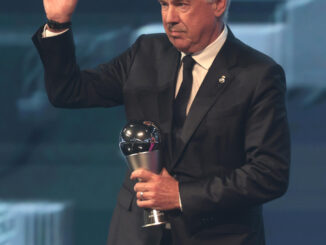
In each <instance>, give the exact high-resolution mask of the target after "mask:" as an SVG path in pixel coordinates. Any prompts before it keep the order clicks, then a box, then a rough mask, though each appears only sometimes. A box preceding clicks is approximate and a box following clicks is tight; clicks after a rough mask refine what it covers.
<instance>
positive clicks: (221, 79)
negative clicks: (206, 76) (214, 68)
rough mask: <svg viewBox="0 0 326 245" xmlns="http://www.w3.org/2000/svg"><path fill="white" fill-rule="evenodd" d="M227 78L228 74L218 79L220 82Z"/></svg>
mask: <svg viewBox="0 0 326 245" xmlns="http://www.w3.org/2000/svg"><path fill="white" fill-rule="evenodd" d="M225 79H226V76H224V75H223V76H221V77H220V78H219V79H218V82H219V83H225Z"/></svg>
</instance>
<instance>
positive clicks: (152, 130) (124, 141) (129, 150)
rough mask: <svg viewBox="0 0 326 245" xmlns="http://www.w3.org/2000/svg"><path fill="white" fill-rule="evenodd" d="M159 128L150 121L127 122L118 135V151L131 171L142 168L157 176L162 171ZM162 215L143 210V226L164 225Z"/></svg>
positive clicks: (156, 211) (154, 211)
mask: <svg viewBox="0 0 326 245" xmlns="http://www.w3.org/2000/svg"><path fill="white" fill-rule="evenodd" d="M160 138H161V137H160V131H159V128H158V127H157V126H156V125H155V124H154V123H153V122H150V121H135V122H129V123H128V124H127V125H126V126H125V127H124V128H123V129H122V131H121V133H120V143H119V146H120V149H121V151H122V153H123V154H124V155H125V157H126V160H127V164H128V167H129V168H130V169H131V170H136V169H138V168H144V169H147V170H149V171H152V172H154V173H156V174H159V173H160V172H161V170H162V164H161V163H160V151H159V146H160V143H161V140H160ZM165 223H166V220H165V217H164V213H163V212H162V211H160V210H155V209H144V225H143V227H149V226H154V225H162V224H165Z"/></svg>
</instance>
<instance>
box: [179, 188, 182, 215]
mask: <svg viewBox="0 0 326 245" xmlns="http://www.w3.org/2000/svg"><path fill="white" fill-rule="evenodd" d="M179 206H180V211H181V212H182V202H181V197H180V192H179Z"/></svg>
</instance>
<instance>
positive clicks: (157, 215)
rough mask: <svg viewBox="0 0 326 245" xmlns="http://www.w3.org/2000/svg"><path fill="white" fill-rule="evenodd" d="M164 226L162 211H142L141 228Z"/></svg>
mask: <svg viewBox="0 0 326 245" xmlns="http://www.w3.org/2000/svg"><path fill="white" fill-rule="evenodd" d="M163 224H166V220H165V217H164V213H163V211H160V210H156V209H144V225H143V226H142V227H150V226H156V225H163Z"/></svg>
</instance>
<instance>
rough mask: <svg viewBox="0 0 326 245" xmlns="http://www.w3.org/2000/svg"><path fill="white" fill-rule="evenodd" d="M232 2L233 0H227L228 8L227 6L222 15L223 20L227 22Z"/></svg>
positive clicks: (211, 0)
mask: <svg viewBox="0 0 326 245" xmlns="http://www.w3.org/2000/svg"><path fill="white" fill-rule="evenodd" d="M206 1H207V2H209V3H213V2H216V1H218V0H206ZM230 4H231V0H226V8H225V11H224V13H223V15H222V20H223V21H224V22H226V21H227V19H228V15H229V8H230Z"/></svg>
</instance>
